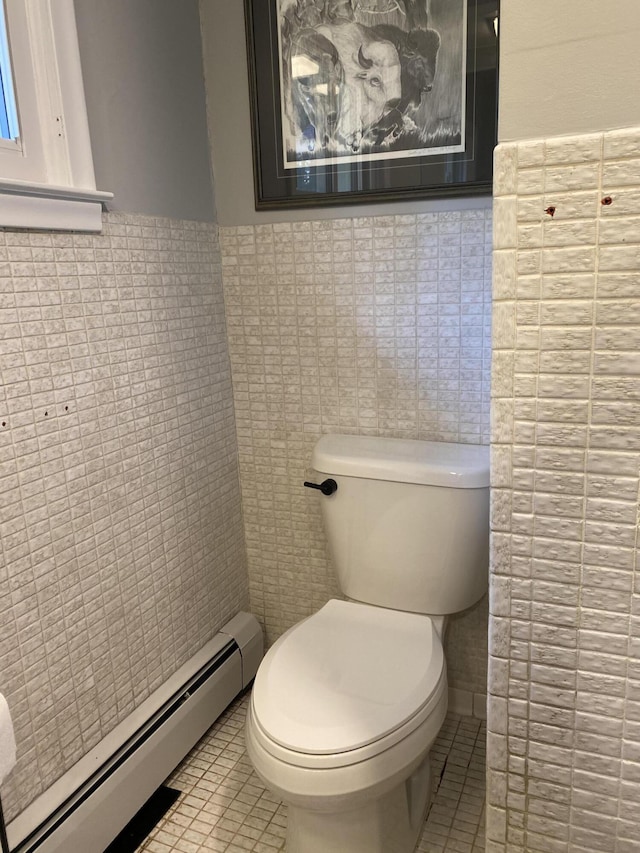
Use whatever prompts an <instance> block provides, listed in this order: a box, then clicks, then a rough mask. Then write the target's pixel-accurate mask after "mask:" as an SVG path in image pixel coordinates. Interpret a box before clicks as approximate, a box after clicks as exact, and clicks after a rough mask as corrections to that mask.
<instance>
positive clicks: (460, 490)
mask: <svg viewBox="0 0 640 853" xmlns="http://www.w3.org/2000/svg"><path fill="white" fill-rule="evenodd" d="M312 466H313V468H314V469H315V471H316V472H317V474H318V475H320V477H321V478H323V477H324V478H328V479H325V480H324V482H322V483H314V482H307V483H305V485H306V486H311V487H312V488H314V489H315V490H316V495H317V497H316V498H315V499H316V500H320V502H321V503H320V509H321V513H322V517H323V521H324V527H325V532H326V534H327V539H328V543H329V546H330V551H331V556H332V560H333V565H334V568H335V570H336V574H337V577H338V581H339V584H340V588H341V590H342V592H343V594H344V595H345V597H346V598H347V600H346V601H338V600H332V601H329V602H328V603H327V604H326V605H325V606H324V607H323V608H321V609H320V610H319V611H318V612H317V613H315V614H314V615H313V616H310V617H309V618H308V619H305V620H304V621H302V622H300V623H299V624H298V625H295V626H294V627H293V628H291V629H290V630H289V631H288V632H287V633H286V634H284V635H283V636H282V637H281V638H280V639H279V640H278V641H277V642H276V643H275V644H274V645H273V646H272V648H271V649H270V650H269V652H268V653H267V655H266V656H265V658H264V660H263V662H262V664H261V665H260V667H259V669H258V673H257V675H256V679H255V683H254V688H253V693H252V697H251V703H250V708H249V713H248V715H247V726H246V742H247V751H248V753H249V757H250V758H251V760H252V762H253V765H254V767H255V769H256V771H257V773H258V775H259V776H260V777H261V778H262V780H263V782H264V783H265V785H266V786H267V788H270V789H271V790H272V791H273V792H274V793H275V794H276V795H277V796H279V797H280V798H281V799H282V800H283V801H284V802H285V803H286V805H287V808H288V813H287V840H286V851H287V853H333V851H336V853H413V851H414V850H415V846H416V843H417V840H418V837H419V835H420V832H421V829H422V826H423V823H424V817H425V814H426V811H427V809H428V806H429V799H430V792H431V774H430V763H429V750H430V748H431V746H432V744H433V742H434V740H435V738H436V736H437V734H438V731H439V729H440V726H441V725H442V722H443V721H444V717H445V715H446V711H447V676H446V668H445V660H444V653H443V649H442V635H443V627H444V622H445V619H446V617H447V614H450V613H456V612H460V611H462V610H465V609H466V608H467V607H470V606H471V605H473V604H475V602H476V601H478V600H479V599H480V598H481V596H482V595H483V594H484V592H485V590H486V587H487V574H488V562H489V561H488V551H489V456H488V448H483V447H475V446H469V445H457V444H450V443H437V442H425V441H414V440H407V439H392V438H381V437H372V436H337V435H333V436H332V435H325V436H322V437H321V438H320V440H319V441H318V443H317V444H316V446H315V448H314V451H313V456H312ZM318 492H319V494H318Z"/></svg>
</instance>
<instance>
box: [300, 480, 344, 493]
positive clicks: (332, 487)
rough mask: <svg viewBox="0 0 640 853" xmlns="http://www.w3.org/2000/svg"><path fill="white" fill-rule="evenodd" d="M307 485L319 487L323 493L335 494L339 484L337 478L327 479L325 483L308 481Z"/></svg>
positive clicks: (314, 487) (309, 487)
mask: <svg viewBox="0 0 640 853" xmlns="http://www.w3.org/2000/svg"><path fill="white" fill-rule="evenodd" d="M305 486H306V487H307V488H308V489H319V490H320V491H321V492H322V494H323V495H333V494H334V493H335V492H337V491H338V484H337V483H336V481H335V480H325V481H324V483H307V482H305Z"/></svg>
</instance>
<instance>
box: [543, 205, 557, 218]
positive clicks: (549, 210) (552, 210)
mask: <svg viewBox="0 0 640 853" xmlns="http://www.w3.org/2000/svg"><path fill="white" fill-rule="evenodd" d="M555 212H556V209H555V207H554V206H553V205H550V206H549V207H547V209H546V210H545V213H548V214H549V216H550V217H551V218H553V217H554V216H555Z"/></svg>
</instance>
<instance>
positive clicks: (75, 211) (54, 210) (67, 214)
mask: <svg viewBox="0 0 640 853" xmlns="http://www.w3.org/2000/svg"><path fill="white" fill-rule="evenodd" d="M112 198H113V193H106V192H99V191H98V190H91V189H76V188H75V187H56V186H51V185H49V184H28V183H24V182H22V181H7V180H0V227H2V228H37V229H44V230H48V231H101V230H102V205H103V204H104V203H106V202H107V201H109V200H110V199H112Z"/></svg>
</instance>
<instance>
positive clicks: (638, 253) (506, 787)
mask: <svg viewBox="0 0 640 853" xmlns="http://www.w3.org/2000/svg"><path fill="white" fill-rule="evenodd" d="M495 192H496V196H497V197H496V204H495V232H494V240H495V249H496V253H495V263H494V270H495V272H494V284H493V287H494V299H495V310H494V362H493V392H492V393H493V401H492V442H493V454H492V460H493V461H492V482H493V487H494V489H493V506H492V528H493V543H492V590H491V602H490V610H491V616H490V638H489V643H490V661H489V672H490V675H489V688H490V696H489V721H488V724H489V734H488V803H489V809H488V814H487V837H488V841H487V851H488V853H507V851H508V853H524V851H527V853H529V852H530V853H564V851H571V853H573V852H574V851H575V853H638V851H640V822H639V821H638V815H639V813H640V643H639V642H638V639H637V637H638V632H639V629H640V575H639V568H640V566H639V564H638V518H639V515H638V513H639V506H640V504H639V500H638V488H639V476H638V475H639V465H640V429H639V427H640V298H639V295H640V130H638V129H631V130H624V131H616V132H611V133H605V134H595V135H589V136H584V137H576V138H562V139H549V140H535V141H531V142H524V143H519V144H509V145H503V146H500V147H499V148H498V150H497V152H496V185H495Z"/></svg>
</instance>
